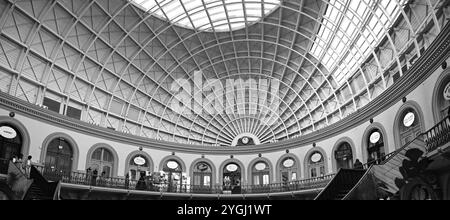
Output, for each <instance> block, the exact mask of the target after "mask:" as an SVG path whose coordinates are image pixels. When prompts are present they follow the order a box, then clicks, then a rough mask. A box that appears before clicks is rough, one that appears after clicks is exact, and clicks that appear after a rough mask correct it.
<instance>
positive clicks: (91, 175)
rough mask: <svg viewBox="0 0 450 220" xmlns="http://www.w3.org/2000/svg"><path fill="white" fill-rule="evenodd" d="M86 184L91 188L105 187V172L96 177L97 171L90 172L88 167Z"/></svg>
mask: <svg viewBox="0 0 450 220" xmlns="http://www.w3.org/2000/svg"><path fill="white" fill-rule="evenodd" d="M86 183H87V184H89V185H91V186H105V185H106V172H105V171H103V172H102V173H101V175H100V176H99V175H98V170H97V169H94V170H92V169H91V168H90V167H89V168H87V170H86Z"/></svg>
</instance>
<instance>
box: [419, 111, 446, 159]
mask: <svg viewBox="0 0 450 220" xmlns="http://www.w3.org/2000/svg"><path fill="white" fill-rule="evenodd" d="M424 136H425V143H426V146H427V150H428V152H432V151H434V150H436V149H437V148H439V147H441V146H443V145H445V144H447V143H448V142H450V115H449V116H447V117H446V118H444V120H442V121H440V122H439V123H438V124H437V125H435V126H434V127H433V128H431V129H430V130H428V131H427V132H426V133H425V134H424Z"/></svg>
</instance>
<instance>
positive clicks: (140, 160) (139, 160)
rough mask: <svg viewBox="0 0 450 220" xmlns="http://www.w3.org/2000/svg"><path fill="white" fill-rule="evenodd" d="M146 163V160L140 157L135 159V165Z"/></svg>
mask: <svg viewBox="0 0 450 220" xmlns="http://www.w3.org/2000/svg"><path fill="white" fill-rule="evenodd" d="M145 162H146V161H145V159H144V158H142V157H140V156H138V157H136V158H134V163H135V164H136V165H138V166H142V165H144V164H145Z"/></svg>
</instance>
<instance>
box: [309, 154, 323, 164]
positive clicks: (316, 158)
mask: <svg viewBox="0 0 450 220" xmlns="http://www.w3.org/2000/svg"><path fill="white" fill-rule="evenodd" d="M320 160H322V154H319V153H315V154H314V155H312V157H311V161H312V162H313V163H317V162H319V161H320Z"/></svg>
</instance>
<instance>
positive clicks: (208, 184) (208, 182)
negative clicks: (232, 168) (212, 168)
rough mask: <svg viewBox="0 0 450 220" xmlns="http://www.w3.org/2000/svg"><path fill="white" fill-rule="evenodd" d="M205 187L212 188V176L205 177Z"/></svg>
mask: <svg viewBox="0 0 450 220" xmlns="http://www.w3.org/2000/svg"><path fill="white" fill-rule="evenodd" d="M203 178H204V179H203V185H204V186H211V177H210V176H204V177H203Z"/></svg>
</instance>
